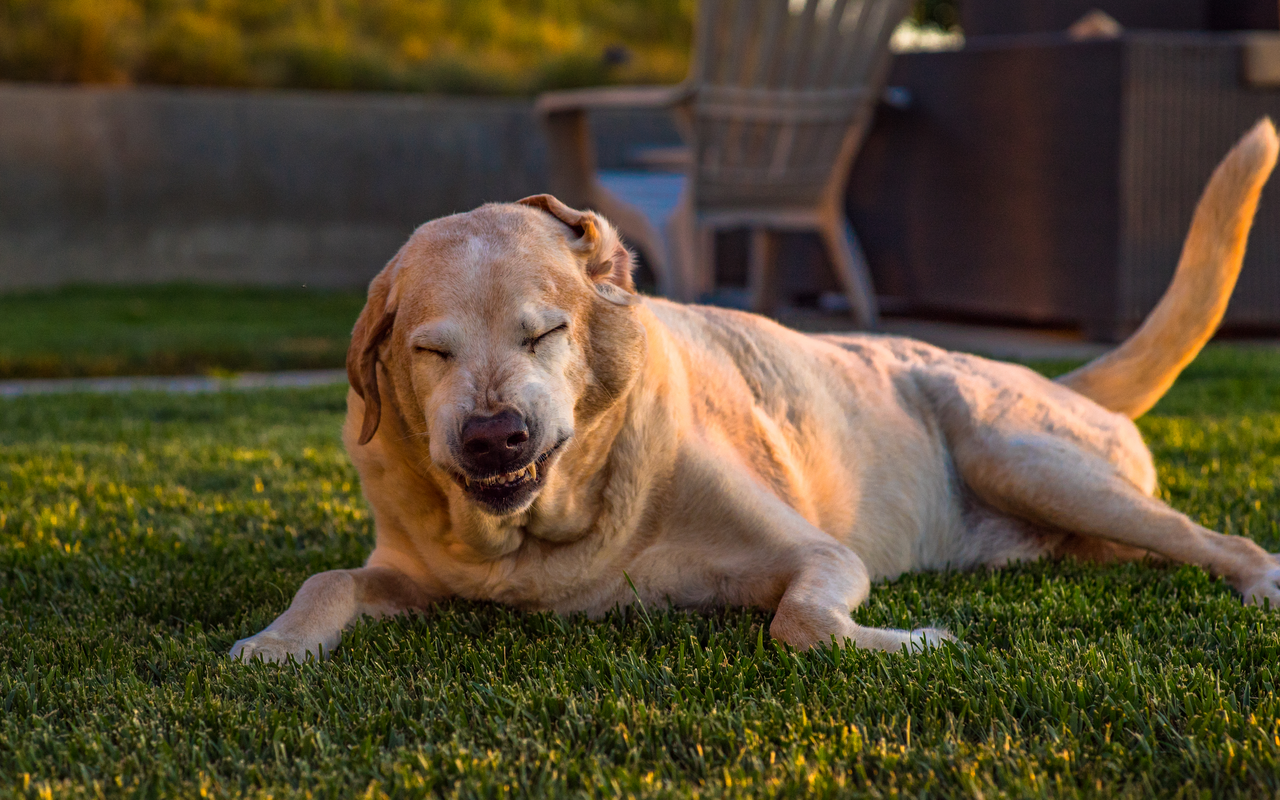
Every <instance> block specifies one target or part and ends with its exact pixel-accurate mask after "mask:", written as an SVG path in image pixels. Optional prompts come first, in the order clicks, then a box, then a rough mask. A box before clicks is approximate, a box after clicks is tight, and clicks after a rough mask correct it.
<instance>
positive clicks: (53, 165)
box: [0, 84, 675, 291]
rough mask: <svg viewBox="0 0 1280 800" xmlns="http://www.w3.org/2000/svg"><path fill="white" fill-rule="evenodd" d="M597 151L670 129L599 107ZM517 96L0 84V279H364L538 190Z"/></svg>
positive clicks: (532, 127)
mask: <svg viewBox="0 0 1280 800" xmlns="http://www.w3.org/2000/svg"><path fill="white" fill-rule="evenodd" d="M599 128H600V137H599V138H600V140H601V141H600V146H599V149H600V154H601V161H602V164H603V166H606V167H607V166H611V165H616V164H617V163H618V162H619V161H621V160H624V159H625V158H626V153H627V152H628V151H629V148H630V147H631V142H633V141H636V142H641V141H647V142H653V141H654V140H655V139H656V140H657V141H659V142H662V141H672V140H674V137H675V132H674V130H673V129H671V127H670V125H669V123H667V122H666V121H665V120H664V119H662V118H655V117H653V115H651V114H650V115H647V116H643V117H636V116H634V115H631V116H628V115H625V114H623V115H618V114H613V115H607V116H604V117H602V118H601V119H600V124H599ZM545 150H546V146H545V142H544V140H543V137H542V133H541V131H540V130H539V128H538V125H537V123H536V120H535V119H534V117H533V114H532V106H531V103H530V101H527V100H511V99H473V98H438V97H423V96H414V95H371V94H331V93H307V92H238V91H216V90H186V91H184V90H173V89H147V88H143V89H137V88H134V89H98V88H83V87H61V86H47V85H31V84H25V85H24V84H0V291H4V290H12V289H20V288H29V287H38V286H53V285H58V284H63V283H68V282H93V283H104V282H106V283H111V282H116V283H138V282H160V281H173V280H190V281H197V282H219V283H257V284H274V285H291V284H292V285H296V284H302V283H306V284H308V285H310V286H359V285H363V284H365V283H367V281H368V280H369V278H370V277H371V276H372V275H373V274H375V273H376V272H377V271H378V270H379V269H380V268H381V267H382V265H383V263H385V261H386V260H387V259H388V258H390V257H391V256H392V255H393V254H394V253H395V251H396V249H397V248H398V247H399V246H400V244H401V243H402V242H403V241H404V239H405V238H406V237H407V236H408V235H409V233H410V232H411V231H412V230H413V229H414V227H416V226H417V225H418V224H420V223H422V222H425V221H426V220H429V219H432V218H434V217H437V216H441V215H444V214H449V213H453V212H455V211H465V210H468V209H471V208H474V207H475V206H478V205H480V204H481V203H484V202H488V201H503V200H515V199H518V198H520V197H523V196H526V195H529V194H535V193H537V192H539V191H544V190H545V187H546V158H545Z"/></svg>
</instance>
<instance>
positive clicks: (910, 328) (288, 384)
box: [0, 315, 1280, 397]
mask: <svg viewBox="0 0 1280 800" xmlns="http://www.w3.org/2000/svg"><path fill="white" fill-rule="evenodd" d="M782 321H783V322H785V323H787V324H789V325H791V326H792V327H795V328H798V329H800V330H808V331H833V330H834V331H835V332H845V331H840V330H839V328H840V327H841V326H840V325H839V324H838V323H834V324H833V320H832V318H831V317H830V316H828V315H817V316H814V315H810V316H784V317H783V320H782ZM879 332H880V333H884V334H888V335H891V336H907V337H910V338H913V339H919V340H921V341H924V342H928V343H930V344H934V345H937V346H938V347H944V348H946V349H948V350H960V351H964V352H969V353H977V354H979V355H984V356H988V357H991V358H999V359H1009V360H1014V361H1086V360H1088V359H1091V358H1095V357H1097V356H1099V355H1101V354H1103V353H1105V352H1106V351H1107V350H1109V349H1111V348H1112V347H1114V345H1109V344H1102V343H1098V342H1090V341H1086V340H1085V339H1084V338H1083V337H1081V336H1080V334H1079V333H1077V332H1074V331H1069V330H1053V329H1043V328H1008V327H998V326H993V325H973V324H967V323H957V322H940V321H936V320H919V319H906V318H902V317H889V318H886V319H884V320H883V322H882V324H881V328H880V331H879ZM1229 341H1231V343H1232V344H1233V345H1237V346H1243V347H1272V348H1280V339H1247V340H1245V339H1239V340H1229ZM346 380H347V373H346V372H345V371H344V370H340V369H323V370H294V371H286V372H242V373H239V374H235V375H231V376H227V377H216V376H204V375H185V376H178V377H165V376H139V377H121V378H50V379H24V380H7V381H0V397H18V396H23V395H34V394H61V393H67V392H89V393H103V392H135V391H141V392H175V393H198V392H219V391H247V390H252V389H278V388H297V387H305V386H326V385H334V384H340V383H345V382H346Z"/></svg>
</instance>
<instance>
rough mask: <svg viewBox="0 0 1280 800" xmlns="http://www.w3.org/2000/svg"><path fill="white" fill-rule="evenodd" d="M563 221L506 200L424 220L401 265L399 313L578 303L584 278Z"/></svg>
mask: <svg viewBox="0 0 1280 800" xmlns="http://www.w3.org/2000/svg"><path fill="white" fill-rule="evenodd" d="M543 218H545V219H543ZM563 227H564V226H563V225H560V223H559V222H557V221H556V220H553V219H551V218H550V217H549V216H548V215H546V214H544V213H542V212H540V211H536V210H534V209H525V208H519V207H516V208H512V207H504V206H498V207H485V208H482V209H478V210H476V211H473V212H471V213H469V214H458V215H454V216H452V217H445V218H443V219H438V220H434V221H432V222H429V223H427V224H426V225H423V226H422V227H421V228H419V229H418V230H417V231H416V232H414V235H413V237H412V238H411V239H410V240H409V242H408V243H407V244H406V245H405V248H404V250H403V252H402V253H401V256H400V263H399V265H398V266H397V267H396V269H397V274H396V276H395V280H394V285H395V286H396V290H397V292H398V294H399V307H400V313H408V314H410V315H412V316H414V317H416V318H418V319H426V318H439V317H456V316H467V317H473V318H474V317H482V318H493V317H495V316H498V317H506V316H509V315H512V314H515V313H517V312H518V311H520V310H521V309H523V308H527V307H529V306H530V305H534V306H539V305H549V306H559V307H566V308H567V307H569V306H571V305H573V304H574V303H575V301H576V298H577V297H578V296H580V295H581V294H582V292H583V291H584V290H585V289H586V288H587V286H586V280H585V277H584V276H582V275H580V274H578V273H579V272H580V267H578V265H577V262H576V259H575V258H574V256H573V254H572V252H571V251H570V250H569V248H568V245H567V238H566V236H565V232H564V231H561V230H559V228H563Z"/></svg>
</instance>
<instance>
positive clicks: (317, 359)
mask: <svg viewBox="0 0 1280 800" xmlns="http://www.w3.org/2000/svg"><path fill="white" fill-rule="evenodd" d="M363 306H364V292H363V291H317V290H309V289H265V288H258V289H250V288H235V289H233V288H219V287H210V286H182V285H177V286H133V287H119V288H114V287H103V286H95V287H83V288H75V287H72V288H66V289H58V290H52V291H45V292H32V293H25V294H9V295H0V378H52V377H70V376H81V375H140V374H199V373H207V372H214V373H216V372H222V371H239V370H275V369H319V368H335V367H341V366H342V365H343V362H344V360H345V357H346V352H347V342H348V341H349V340H350V334H351V326H352V325H353V324H355V319H356V315H358V314H359V313H360V309H361V308H362V307H363Z"/></svg>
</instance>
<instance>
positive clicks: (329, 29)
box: [0, 0, 956, 94]
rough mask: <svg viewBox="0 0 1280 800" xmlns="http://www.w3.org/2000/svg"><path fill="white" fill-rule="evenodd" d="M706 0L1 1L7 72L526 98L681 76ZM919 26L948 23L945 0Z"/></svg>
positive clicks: (950, 11)
mask: <svg viewBox="0 0 1280 800" xmlns="http://www.w3.org/2000/svg"><path fill="white" fill-rule="evenodd" d="M695 10H696V0H0V79H7V80H21V81H56V82H64V83H99V84H130V83H153V84H168V85H180V86H181V85H187V86H231V87H275V88H301V89H337V90H344V89H345V90H391V91H430V92H446V93H472V94H524V93H530V92H536V91H541V90H544V89H552V88H567V87H574V86H587V85H598V84H608V83H673V82H676V81H679V80H680V79H682V78H683V77H684V75H685V70H686V68H687V65H688V53H689V47H690V42H691V39H692V27H693V25H692V21H693V17H694V14H695ZM914 18H915V19H916V21H917V22H920V23H935V24H938V25H940V26H941V27H943V28H950V27H952V26H953V25H954V23H955V18H956V15H955V8H954V4H953V3H952V2H949V1H948V0H920V3H919V5H918V6H917V8H916V11H915V13H914Z"/></svg>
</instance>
